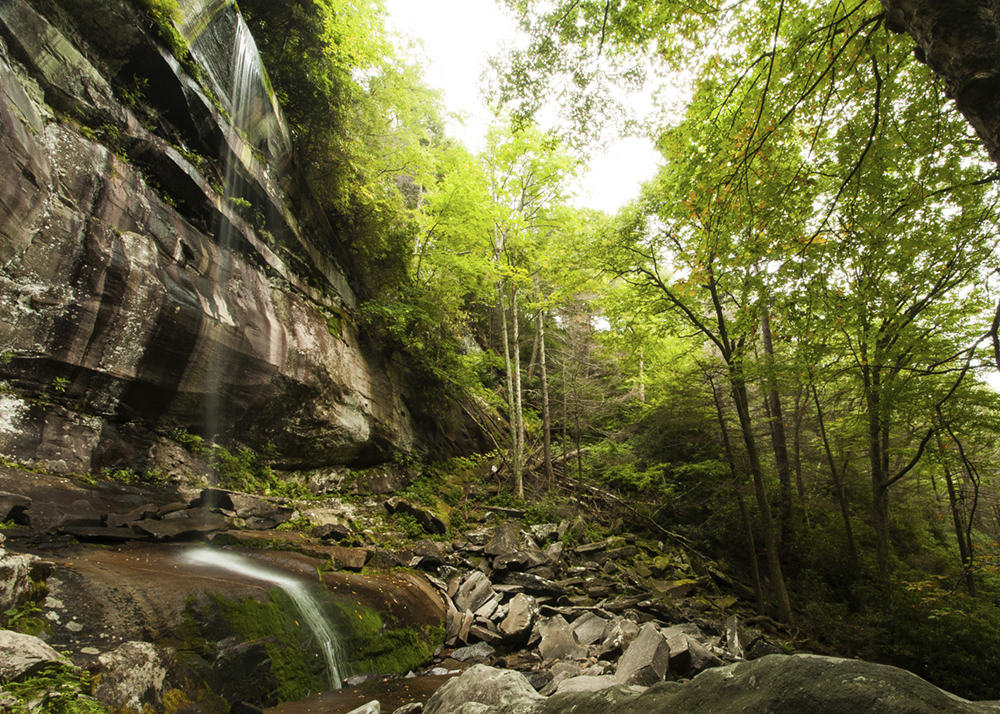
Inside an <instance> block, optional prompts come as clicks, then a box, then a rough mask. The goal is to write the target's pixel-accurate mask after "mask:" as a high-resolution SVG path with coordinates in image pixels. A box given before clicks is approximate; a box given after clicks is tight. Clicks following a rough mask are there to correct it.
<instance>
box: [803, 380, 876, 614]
mask: <svg viewBox="0 0 1000 714" xmlns="http://www.w3.org/2000/svg"><path fill="white" fill-rule="evenodd" d="M812 393H813V402H815V404H816V418H817V420H818V422H819V436H820V439H822V441H823V450H824V452H825V453H826V462H827V465H828V466H829V467H830V477H831V478H832V479H833V490H834V495H835V496H836V497H837V503H838V504H839V505H840V515H841V518H843V519H844V533H845V534H846V536H847V550H848V553H849V554H850V556H851V570H852V571H853V575H854V584H853V586H852V587H851V599H852V602H853V604H854V606H855V607H856V608H857V609H859V610H861V609H864V600H863V598H862V596H861V559H860V558H859V557H858V546H857V543H856V542H855V541H854V528H853V527H852V526H851V510H850V508H849V507H848V504H847V495H846V494H845V493H844V482H843V480H842V479H841V477H840V472H839V471H838V470H837V462H836V460H835V459H834V458H833V450H832V449H831V448H830V439H829V437H828V436H827V433H826V423H825V421H824V419H823V408H822V406H821V405H820V402H819V392H818V390H817V389H816V385H815V384H814V385H813V387H812Z"/></svg>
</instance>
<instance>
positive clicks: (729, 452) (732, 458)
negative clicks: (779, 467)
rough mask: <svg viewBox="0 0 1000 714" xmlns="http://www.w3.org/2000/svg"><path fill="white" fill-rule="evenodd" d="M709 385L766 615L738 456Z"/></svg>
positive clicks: (760, 605)
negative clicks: (738, 466) (737, 460)
mask: <svg viewBox="0 0 1000 714" xmlns="http://www.w3.org/2000/svg"><path fill="white" fill-rule="evenodd" d="M708 380H709V384H710V385H711V387H712V400H713V402H714V403H715V414H716V417H717V418H718V420H719V430H720V431H721V432H722V446H723V448H724V449H725V451H726V460H727V461H728V462H729V475H730V476H731V478H732V480H733V491H734V492H735V493H736V502H737V505H739V508H740V517H741V519H742V520H743V530H744V532H745V533H746V535H747V557H748V559H749V560H750V572H751V573H752V575H753V592H754V596H755V597H756V600H757V603H756V605H757V614H758V615H763V614H764V588H763V585H762V584H761V581H760V563H759V561H758V560H757V544H756V542H755V540H754V537H753V522H752V521H751V519H750V512H749V511H748V510H747V504H746V501H745V500H744V499H743V492H742V491H741V489H740V483H739V469H737V468H736V455H735V454H734V453H733V445H732V442H731V441H730V440H729V427H728V426H727V425H726V417H725V414H724V413H723V411H722V400H721V398H720V396H719V392H718V390H717V389H716V388H715V383H714V382H713V381H712V377H711V375H709V378H708Z"/></svg>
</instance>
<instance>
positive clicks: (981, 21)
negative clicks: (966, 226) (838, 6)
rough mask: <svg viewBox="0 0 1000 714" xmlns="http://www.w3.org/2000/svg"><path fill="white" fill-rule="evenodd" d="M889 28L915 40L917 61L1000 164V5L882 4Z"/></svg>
mask: <svg viewBox="0 0 1000 714" xmlns="http://www.w3.org/2000/svg"><path fill="white" fill-rule="evenodd" d="M882 6H883V7H884V8H885V11H886V26H887V27H888V28H889V29H890V30H892V31H893V32H904V31H905V32H907V33H909V35H910V36H911V37H912V38H913V39H914V40H915V41H916V43H917V49H916V51H915V54H916V57H917V59H918V60H920V61H921V62H925V63H926V64H927V65H928V66H929V67H930V68H931V69H932V70H934V72H935V73H936V74H937V75H938V76H939V77H940V78H941V79H942V80H943V81H944V84H945V91H946V93H947V95H948V97H950V98H951V99H954V100H955V105H956V106H957V108H958V110H959V111H960V112H962V114H963V115H964V116H965V118H966V119H967V120H968V121H969V123H970V124H971V125H972V126H973V128H974V129H975V130H976V133H978V134H979V137H980V139H982V141H983V144H984V145H985V147H986V150H987V151H988V152H989V154H990V157H991V158H992V159H993V161H994V162H996V163H997V165H1000V6H998V5H997V4H996V3H995V2H992V0H882Z"/></svg>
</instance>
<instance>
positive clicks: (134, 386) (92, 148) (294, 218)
mask: <svg viewBox="0 0 1000 714" xmlns="http://www.w3.org/2000/svg"><path fill="white" fill-rule="evenodd" d="M179 9H180V14H179V15H178V16H177V17H176V18H175V20H174V21H172V22H170V21H165V20H164V19H163V18H159V21H157V20H156V19H155V18H152V17H151V16H149V15H147V14H146V13H145V12H144V11H143V10H142V9H140V7H138V6H136V5H133V4H132V3H131V2H129V1H128V0H110V1H109V0H31V1H30V2H29V1H28V0H7V1H6V2H4V3H3V4H2V5H0V95H2V100H3V101H2V102H0V173H2V174H3V175H0V380H2V386H0V456H3V457H4V458H7V459H11V460H17V461H19V462H21V463H28V464H32V465H36V466H38V467H40V468H44V469H47V470H50V471H55V472H57V473H87V472H92V471H99V470H101V469H116V468H130V469H134V470H136V471H140V472H141V471H143V470H154V469H158V470H166V471H167V472H171V473H172V472H173V471H176V464H174V463H172V462H171V459H173V458H174V456H175V455H176V449H172V448H171V441H170V440H169V439H168V438H166V437H167V436H168V435H170V434H171V433H180V434H192V435H198V436H201V437H204V438H206V439H211V438H215V437H218V438H219V439H221V440H223V441H226V440H238V441H240V442H242V443H247V444H250V445H253V446H255V447H259V446H261V445H263V444H265V443H271V444H273V446H274V447H275V448H276V450H277V452H278V453H279V454H280V457H279V462H278V463H277V464H276V465H277V466H279V467H281V468H286V469H315V468H321V467H329V466H331V465H337V464H348V465H351V466H363V465H372V464H376V463H381V462H384V461H388V460H390V459H391V458H392V456H393V455H394V454H396V453H399V452H402V453H432V454H433V453H442V454H445V453H453V452H456V451H465V450H469V449H472V448H475V447H476V446H477V442H478V440H479V437H478V435H477V431H476V429H475V427H474V426H471V423H470V422H469V421H468V420H466V419H465V418H464V417H463V416H462V414H461V412H460V410H458V409H456V412H455V414H453V415H450V417H449V418H446V419H441V418H439V417H440V416H441V415H427V414H421V413H420V404H421V403H422V400H421V399H420V398H419V396H415V395H416V394H417V393H416V391H415V389H414V386H413V385H412V384H411V381H412V380H411V379H410V376H409V373H408V370H407V367H406V357H405V355H399V354H380V353H378V352H377V351H376V350H375V349H373V347H371V346H370V344H369V343H368V340H367V338H366V335H365V334H364V333H363V331H361V330H359V329H358V327H357V325H356V324H355V322H354V320H353V312H354V310H355V308H356V307H357V299H356V297H355V295H354V293H353V291H352V290H351V287H350V281H349V276H345V275H344V274H343V272H342V271H341V270H340V269H339V268H338V264H337V237H336V235H335V234H334V233H333V231H332V230H331V228H330V224H329V222H328V221H327V220H326V217H325V216H324V215H323V213H322V211H320V209H319V207H318V204H317V203H316V201H315V200H314V199H313V197H312V195H311V193H310V191H309V189H308V187H307V186H306V185H305V184H304V182H303V180H302V177H301V175H300V174H299V173H298V172H297V171H296V169H295V158H294V152H293V151H292V147H291V142H290V139H289V135H288V130H287V128H286V126H285V124H284V123H283V121H282V116H281V111H280V108H279V107H278V105H277V103H276V102H275V100H274V97H273V94H272V93H271V92H270V89H269V86H268V83H267V80H266V74H265V73H264V72H263V71H259V68H255V69H254V70H253V72H252V73H251V76H253V77H255V78H256V79H254V80H253V81H252V82H251V83H250V84H251V91H250V93H249V94H248V96H245V97H243V98H242V99H241V100H240V102H241V104H240V106H239V107H237V106H236V105H235V104H234V98H233V96H232V86H233V74H234V72H235V71H236V68H235V66H234V62H233V60H234V57H236V58H240V57H243V58H246V57H248V56H249V57H250V59H251V60H253V61H256V60H254V59H253V58H255V57H256V54H255V53H248V52H246V51H243V52H234V47H236V46H237V38H238V37H239V35H240V33H239V32H238V28H239V26H240V23H241V21H240V19H239V18H238V15H237V10H236V8H235V6H234V4H233V3H231V2H211V1H209V0H184V1H183V2H181V3H180V4H179ZM188 52H189V53H188ZM244 71H245V70H244ZM234 112H235V114H236V115H238V118H239V124H240V125H239V126H235V125H234V123H233V121H232V120H233V118H234ZM221 236H224V237H225V239H224V240H220V237H221ZM442 424H446V425H447V426H442Z"/></svg>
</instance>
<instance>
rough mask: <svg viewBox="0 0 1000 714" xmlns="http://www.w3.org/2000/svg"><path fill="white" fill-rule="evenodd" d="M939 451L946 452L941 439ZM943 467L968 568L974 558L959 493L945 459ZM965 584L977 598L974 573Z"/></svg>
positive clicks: (962, 552)
mask: <svg viewBox="0 0 1000 714" xmlns="http://www.w3.org/2000/svg"><path fill="white" fill-rule="evenodd" d="M937 441H938V449H939V450H941V451H942V452H943V451H944V444H943V443H941V437H940V436H939V437H938V440H937ZM941 467H942V469H943V470H944V482H945V485H947V487H948V504H949V505H950V506H951V520H952V523H953V524H954V526H955V538H956V539H957V540H958V555H959V557H960V558H961V559H962V567H963V568H967V567H968V566H969V561H970V559H971V557H972V554H971V552H970V548H969V545H970V544H969V542H968V541H967V540H966V537H965V534H966V530H965V524H964V523H963V522H962V520H963V519H962V513H961V511H960V510H959V505H958V492H957V490H956V489H955V481H954V479H953V478H952V477H951V469H950V468H948V462H947V461H946V460H944V459H942V461H941ZM965 584H966V587H967V588H968V589H969V595H971V596H972V597H976V581H975V578H973V576H972V573H971V572H969V573H966V575H965Z"/></svg>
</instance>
